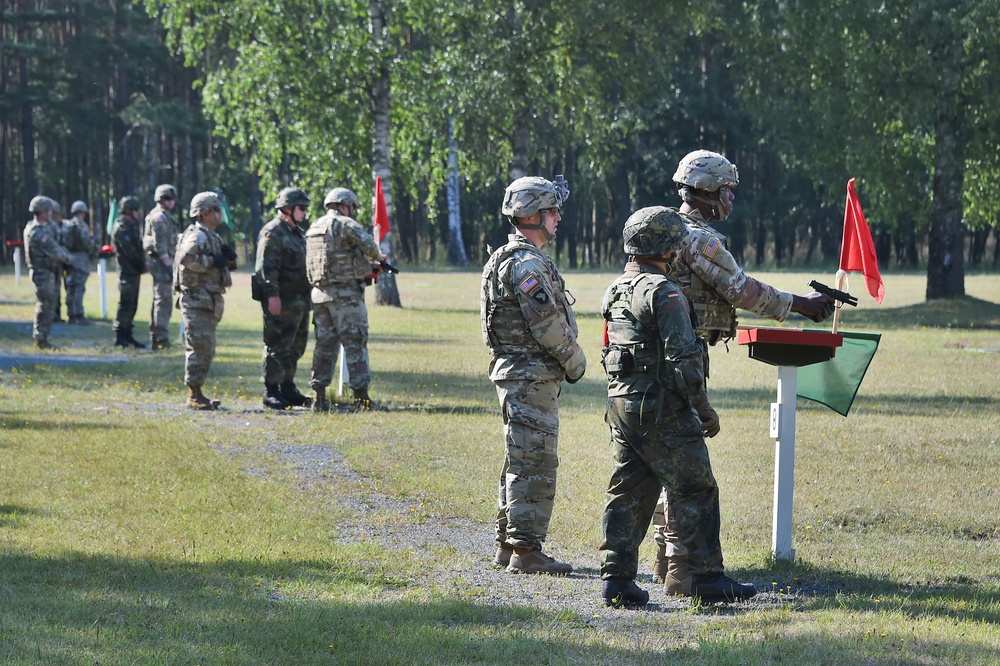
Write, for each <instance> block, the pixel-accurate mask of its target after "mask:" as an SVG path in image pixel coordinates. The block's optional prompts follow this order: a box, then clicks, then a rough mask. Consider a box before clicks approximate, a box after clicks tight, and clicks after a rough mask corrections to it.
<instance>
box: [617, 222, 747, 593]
mask: <svg viewBox="0 0 1000 666" xmlns="http://www.w3.org/2000/svg"><path fill="white" fill-rule="evenodd" d="M688 233H689V232H688V230H687V228H686V226H685V224H684V222H683V220H682V219H681V217H680V215H679V214H678V213H677V211H674V210H671V209H669V208H664V207H662V206H653V207H651V208H643V209H640V210H638V211H636V212H635V213H633V214H632V216H631V217H629V219H628V221H627V222H626V223H625V230H624V233H623V237H624V241H625V242H624V247H625V252H626V254H628V255H630V260H629V263H628V264H626V266H625V273H624V275H622V276H621V277H620V278H618V279H617V280H615V281H614V282H612V283H611V286H610V287H608V290H607V292H606V293H605V295H604V300H603V302H602V304H601V312H602V314H603V316H604V320H605V322H606V325H607V343H606V346H605V348H604V353H603V359H602V364H603V365H604V369H605V372H607V374H608V408H607V422H608V425H609V426H610V428H611V445H612V447H614V453H615V469H614V472H613V473H612V475H611V481H610V483H609V484H608V493H607V503H606V505H605V508H604V520H603V526H604V541H603V543H602V544H601V578H602V579H604V602H605V603H606V604H607V605H612V606H620V605H636V606H642V605H644V604H646V603H647V602H648V601H649V594H648V593H647V592H645V591H644V590H642V589H640V588H639V587H638V586H636V584H635V582H634V579H635V576H636V572H637V569H638V554H639V544H640V543H641V542H642V539H643V537H644V536H645V535H646V530H647V529H648V527H649V521H650V518H651V517H652V514H653V509H654V507H655V505H656V501H657V498H658V497H659V495H660V490H661V489H662V488H668V489H669V490H670V497H671V502H672V503H673V504H672V510H673V513H674V518H675V520H676V523H677V528H678V534H679V538H680V540H681V543H682V544H683V545H684V547H685V548H686V549H687V551H688V558H687V564H686V567H687V569H686V571H687V577H686V580H685V584H686V587H685V588H684V589H683V590H679V591H681V592H683V593H685V594H690V595H693V596H698V597H701V598H702V600H704V601H734V600H737V599H745V598H748V597H752V596H753V595H755V594H756V593H757V592H756V590H755V589H754V587H753V586H752V585H748V584H740V583H737V582H735V581H733V580H732V579H730V578H728V577H727V576H725V575H724V574H723V566H722V546H721V544H720V541H719V524H720V518H719V488H718V486H717V485H716V482H715V477H714V475H713V474H712V465H711V462H710V461H709V457H708V448H707V447H706V446H705V439H704V437H703V435H702V431H703V430H704V429H706V428H710V427H712V426H711V424H713V423H714V424H718V420H719V417H718V414H716V413H715V410H714V409H712V406H711V405H710V404H709V402H708V393H707V391H706V387H705V373H704V353H705V352H704V347H703V344H702V340H701V339H700V338H699V337H698V336H697V335H696V333H695V331H694V328H693V326H692V324H691V310H690V304H689V302H688V300H687V299H686V298H685V297H684V295H683V294H682V293H681V291H680V289H679V288H678V287H677V286H676V285H674V284H673V283H672V282H670V281H669V280H668V279H667V275H668V274H669V273H670V263H671V261H672V260H673V258H674V256H675V254H676V251H677V248H678V246H679V245H680V244H681V243H682V242H683V241H684V239H685V238H686V237H687V236H688ZM715 427H717V425H716V426H715Z"/></svg>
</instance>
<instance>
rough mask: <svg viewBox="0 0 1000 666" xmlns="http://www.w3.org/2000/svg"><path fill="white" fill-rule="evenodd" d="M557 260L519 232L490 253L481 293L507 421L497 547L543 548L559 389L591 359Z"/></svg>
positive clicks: (553, 471)
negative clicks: (582, 342) (579, 337)
mask: <svg viewBox="0 0 1000 666" xmlns="http://www.w3.org/2000/svg"><path fill="white" fill-rule="evenodd" d="M565 292H566V286H565V283H564V282H563V279H562V276H561V275H559V271H558V269H557V268H556V265H555V263H554V262H553V261H552V260H551V259H550V258H549V257H548V256H546V255H545V254H543V253H542V252H541V251H540V250H539V249H538V248H537V247H536V246H535V245H534V244H532V243H531V242H529V241H528V240H527V239H525V238H524V237H523V236H521V235H519V234H512V235H510V236H509V242H508V243H507V245H505V246H504V247H502V248H500V249H499V250H497V251H496V252H494V253H493V255H492V256H491V257H490V259H489V261H487V262H486V266H485V268H484V269H483V282H482V293H481V299H480V305H481V319H482V328H483V340H484V341H485V343H486V344H487V346H489V348H490V351H491V353H492V355H493V360H492V361H491V362H490V375H489V376H490V380H492V381H493V383H494V384H495V385H496V390H497V397H498V398H499V401H500V413H501V416H502V417H503V424H504V442H505V453H504V460H503V467H502V469H501V470H500V479H499V493H498V506H499V510H498V512H497V519H496V540H497V545H498V546H499V547H508V548H509V547H513V548H515V549H517V550H537V549H540V548H541V544H542V542H543V541H545V536H546V534H547V532H548V527H549V519H550V518H551V516H552V504H553V500H554V498H555V491H556V468H557V466H558V464H559V458H558V454H557V442H558V434H559V393H560V382H561V380H563V379H564V378H566V379H569V380H570V381H577V380H578V379H580V377H582V376H583V373H584V371H585V369H586V364H587V359H586V357H585V356H584V353H583V349H582V348H581V347H580V345H579V344H578V343H577V335H578V333H579V331H578V329H577V325H576V318H575V317H574V315H573V309H572V307H571V306H570V304H569V302H568V301H567V299H566V295H565Z"/></svg>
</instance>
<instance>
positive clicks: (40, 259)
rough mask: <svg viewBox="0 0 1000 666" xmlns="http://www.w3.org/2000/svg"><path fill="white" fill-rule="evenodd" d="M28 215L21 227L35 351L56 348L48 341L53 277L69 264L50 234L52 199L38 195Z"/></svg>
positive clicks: (53, 303) (53, 298)
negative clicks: (32, 287) (31, 295)
mask: <svg viewBox="0 0 1000 666" xmlns="http://www.w3.org/2000/svg"><path fill="white" fill-rule="evenodd" d="M28 212H30V213H32V214H33V215H34V217H33V219H32V220H31V221H29V222H28V224H27V226H25V228H24V252H25V255H26V258H27V261H28V269H29V270H30V272H31V282H32V284H34V285H35V299H36V302H35V320H34V324H33V326H32V330H31V337H32V338H33V339H34V341H35V347H37V348H38V349H57V347H56V346H55V345H53V344H52V343H51V342H49V330H50V329H51V328H52V320H53V319H54V317H55V310H56V304H57V303H58V301H57V299H58V292H57V291H56V284H57V283H56V277H57V276H61V275H62V271H63V266H65V265H66V264H68V263H69V262H70V256H69V252H67V251H66V249H65V248H64V247H63V246H62V245H60V243H59V235H58V234H56V233H53V231H54V227H53V225H52V224H51V222H50V221H49V219H50V217H51V215H52V200H51V199H49V198H48V197H43V196H38V197H35V198H34V199H32V200H31V202H30V203H29V204H28Z"/></svg>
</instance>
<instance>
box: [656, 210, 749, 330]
mask: <svg viewBox="0 0 1000 666" xmlns="http://www.w3.org/2000/svg"><path fill="white" fill-rule="evenodd" d="M682 216H683V217H684V219H685V221H686V222H687V223H688V226H689V227H691V230H692V231H693V232H694V233H695V234H696V235H698V236H701V235H703V234H706V233H707V234H709V235H711V236H713V237H714V238H715V239H716V240H717V241H718V242H720V243H721V244H722V247H724V248H725V249H726V251H727V252H728V251H729V241H728V240H727V239H726V237H725V236H723V235H722V234H720V233H718V232H716V231H715V230H713V229H709V228H708V227H706V226H705V225H704V224H702V223H701V222H700V221H699V220H696V219H694V218H692V217H690V216H688V215H684V214H683V213H682ZM687 242H689V243H690V242H691V241H690V240H689V241H687ZM694 251H698V250H694ZM673 268H674V272H673V273H672V274H671V276H670V279H671V281H673V282H674V283H676V284H677V286H679V287H680V288H681V291H682V292H683V293H684V296H686V297H687V299H688V300H689V301H691V306H692V308H693V309H694V314H695V316H694V317H692V320H691V321H692V323H693V324H694V327H695V330H696V331H697V332H698V335H701V336H703V337H704V338H705V339H706V340H707V341H708V344H710V345H714V344H715V343H716V342H718V341H719V340H720V339H721V340H722V341H723V342H725V341H728V340H729V339H731V338H734V337H736V308H734V307H733V306H732V305H731V304H730V303H729V301H727V300H726V298H725V297H724V296H723V295H722V294H720V293H719V292H717V291H716V290H715V289H713V288H712V287H711V286H710V285H708V284H706V283H705V281H704V280H702V279H701V277H699V276H698V274H697V273H695V272H694V271H692V270H691V267H690V266H688V265H687V264H686V263H684V261H682V260H678V261H675V262H674V264H673Z"/></svg>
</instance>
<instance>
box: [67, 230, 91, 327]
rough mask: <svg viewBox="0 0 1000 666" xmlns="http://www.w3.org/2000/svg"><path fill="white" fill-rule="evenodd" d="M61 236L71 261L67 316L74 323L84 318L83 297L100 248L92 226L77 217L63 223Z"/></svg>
mask: <svg viewBox="0 0 1000 666" xmlns="http://www.w3.org/2000/svg"><path fill="white" fill-rule="evenodd" d="M60 236H61V238H62V244H63V246H65V248H66V250H67V251H68V252H69V255H70V259H71V260H70V263H69V264H68V265H67V266H66V314H67V316H68V317H69V321H70V323H73V322H77V321H80V320H82V319H83V316H84V312H83V296H84V294H85V293H86V290H87V278H88V277H89V276H90V262H91V261H93V260H94V259H95V258H96V257H97V252H98V247H97V242H96V241H95V240H94V238H93V236H91V235H90V225H88V224H87V223H86V222H85V221H83V220H81V219H80V218H78V217H76V216H73V217H70V218H68V219H66V220H64V221H63V223H62V229H61V231H60Z"/></svg>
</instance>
